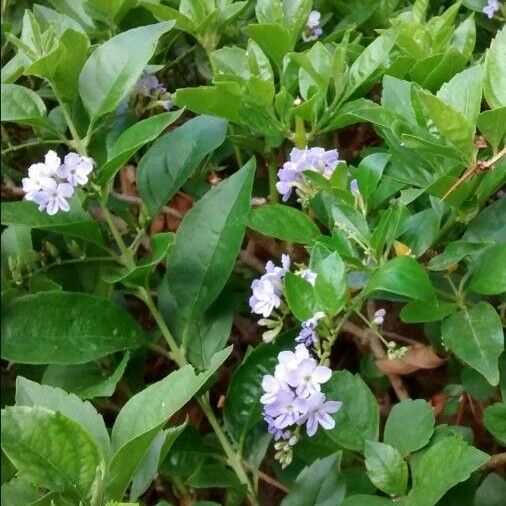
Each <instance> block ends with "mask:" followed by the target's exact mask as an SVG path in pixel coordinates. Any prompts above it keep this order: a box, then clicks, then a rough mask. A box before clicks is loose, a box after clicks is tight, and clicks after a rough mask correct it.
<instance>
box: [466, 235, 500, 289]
mask: <svg viewBox="0 0 506 506" xmlns="http://www.w3.org/2000/svg"><path fill="white" fill-rule="evenodd" d="M469 288H470V289H471V290H472V291H473V292H476V293H480V294H482V295H499V294H501V293H505V292H506V243H503V244H496V245H495V246H492V247H491V248H488V249H487V250H486V251H485V252H484V253H483V255H481V256H480V257H478V259H477V260H476V268H475V270H474V272H473V276H472V278H471V283H470V284H469Z"/></svg>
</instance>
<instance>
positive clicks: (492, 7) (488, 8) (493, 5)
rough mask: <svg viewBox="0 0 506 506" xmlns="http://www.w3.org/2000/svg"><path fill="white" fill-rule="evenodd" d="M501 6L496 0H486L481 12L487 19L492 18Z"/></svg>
mask: <svg viewBox="0 0 506 506" xmlns="http://www.w3.org/2000/svg"><path fill="white" fill-rule="evenodd" d="M500 8H501V4H500V3H499V1H498V0H488V2H487V5H485V7H483V10H482V12H483V14H485V15H486V16H487V17H488V19H492V18H493V17H494V14H495V13H496V12H497V11H498V10H499V9H500Z"/></svg>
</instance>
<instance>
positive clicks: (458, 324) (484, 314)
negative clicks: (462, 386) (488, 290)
mask: <svg viewBox="0 0 506 506" xmlns="http://www.w3.org/2000/svg"><path fill="white" fill-rule="evenodd" d="M441 332H442V338H443V342H444V344H445V345H446V346H447V347H448V348H449V349H450V350H451V351H452V352H453V353H455V355H457V357H459V358H460V359H461V360H463V361H464V362H465V363H466V364H468V365H469V366H470V367H472V368H474V369H476V370H477V371H478V372H480V373H481V374H483V376H485V378H487V380H488V382H489V383H490V384H491V385H497V384H498V383H499V368H498V365H497V360H498V358H499V355H500V354H501V353H502V352H503V350H504V333H503V329H502V325H501V319H500V318H499V315H498V314H497V311H496V310H495V309H494V308H493V306H491V305H490V304H489V303H488V302H479V303H478V304H476V305H474V306H472V307H471V308H465V309H462V310H460V311H458V312H456V313H454V314H453V315H451V316H450V317H448V318H447V319H446V320H445V321H444V322H443V326H442V328H441Z"/></svg>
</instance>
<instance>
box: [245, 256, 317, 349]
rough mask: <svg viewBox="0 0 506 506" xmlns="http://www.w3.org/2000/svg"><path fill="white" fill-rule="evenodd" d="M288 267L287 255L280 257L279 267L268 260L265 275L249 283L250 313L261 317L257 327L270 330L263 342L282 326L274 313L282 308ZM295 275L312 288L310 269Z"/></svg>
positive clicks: (269, 339)
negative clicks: (284, 279)
mask: <svg viewBox="0 0 506 506" xmlns="http://www.w3.org/2000/svg"><path fill="white" fill-rule="evenodd" d="M290 266H291V260H290V257H289V256H288V255H282V256H281V267H279V266H277V265H274V263H273V262H271V261H270V260H269V261H268V262H267V264H266V265H265V271H266V272H265V274H263V275H262V276H261V277H260V278H258V279H255V280H254V281H253V283H251V292H252V294H251V297H250V299H249V305H250V308H251V312H252V313H255V314H258V315H261V316H263V318H262V319H260V320H259V322H258V323H259V325H262V326H264V327H267V328H268V329H270V330H268V331H266V332H264V334H263V336H262V337H263V340H264V341H265V342H271V341H272V340H273V339H274V338H275V337H276V336H277V335H278V334H279V332H280V331H281V328H282V326H283V318H282V317H280V316H279V315H277V314H274V313H275V310H276V309H279V308H281V307H282V297H283V278H284V277H285V274H286V273H287V272H290ZM295 274H297V275H298V276H300V277H301V278H303V279H305V280H306V281H307V282H308V283H311V284H312V285H313V286H314V283H315V281H316V273H314V272H312V271H311V270H310V269H302V270H299V271H296V272H295ZM269 317H271V318H269Z"/></svg>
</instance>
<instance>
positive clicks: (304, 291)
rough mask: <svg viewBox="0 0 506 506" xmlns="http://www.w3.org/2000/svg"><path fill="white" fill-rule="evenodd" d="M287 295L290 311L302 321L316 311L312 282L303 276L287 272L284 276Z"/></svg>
mask: <svg viewBox="0 0 506 506" xmlns="http://www.w3.org/2000/svg"><path fill="white" fill-rule="evenodd" d="M284 286H285V297H286V302H287V303H288V307H289V308H290V311H291V312H292V313H293V314H294V316H295V317H296V318H297V319H298V320H300V321H301V322H303V321H306V320H308V319H309V318H311V317H312V316H313V315H314V313H315V309H316V307H315V303H316V300H315V294H314V291H313V287H312V286H311V283H309V282H308V281H306V280H305V279H304V278H302V277H301V276H297V275H296V274H293V273H291V272H287V273H286V275H285V278H284Z"/></svg>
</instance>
